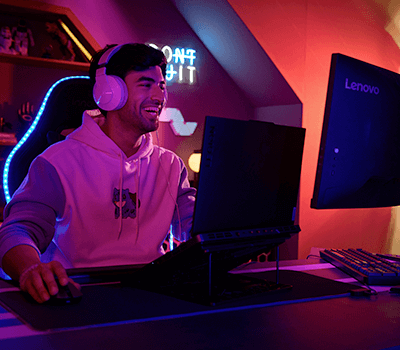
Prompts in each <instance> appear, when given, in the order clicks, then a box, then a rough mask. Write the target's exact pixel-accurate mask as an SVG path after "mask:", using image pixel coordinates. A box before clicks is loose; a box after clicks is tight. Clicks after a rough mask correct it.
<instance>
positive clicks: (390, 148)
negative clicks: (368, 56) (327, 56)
mask: <svg viewBox="0 0 400 350" xmlns="http://www.w3.org/2000/svg"><path fill="white" fill-rule="evenodd" d="M399 204H400V75H399V74H397V73H394V72H392V71H389V70H386V69H383V68H380V67H377V66H374V65H372V64H369V63H366V62H363V61H360V60H358V59H354V58H351V57H348V56H345V55H342V54H333V55H332V61H331V68H330V75H329V83H328V92H327V97H326V106H325V115H324V122H323V127H322V135H321V144H320V150H319V158H318V165H317V172H316V178H315V187H314V194H313V197H312V200H311V207H312V208H315V209H340V208H375V207H390V206H396V205H399Z"/></svg>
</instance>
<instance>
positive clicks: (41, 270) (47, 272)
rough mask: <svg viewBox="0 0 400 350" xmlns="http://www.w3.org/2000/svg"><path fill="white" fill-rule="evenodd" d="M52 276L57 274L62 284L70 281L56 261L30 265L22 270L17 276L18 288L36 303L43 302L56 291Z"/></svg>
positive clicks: (55, 283)
mask: <svg viewBox="0 0 400 350" xmlns="http://www.w3.org/2000/svg"><path fill="white" fill-rule="evenodd" d="M54 276H57V278H58V281H59V283H60V285H62V286H65V285H67V284H68V282H69V281H70V279H69V278H68V276H67V273H66V271H65V269H64V267H63V266H62V265H61V264H60V263H59V262H58V261H51V262H49V263H38V264H35V265H32V266H30V267H28V268H27V269H26V270H24V271H23V272H22V274H21V276H20V278H19V284H20V288H21V290H23V291H24V292H28V293H29V294H30V295H31V296H32V297H33V299H35V300H36V301H37V302H38V303H43V302H45V301H47V300H49V299H50V297H51V296H52V295H56V294H57V293H58V286H57V282H56V279H55V277H54Z"/></svg>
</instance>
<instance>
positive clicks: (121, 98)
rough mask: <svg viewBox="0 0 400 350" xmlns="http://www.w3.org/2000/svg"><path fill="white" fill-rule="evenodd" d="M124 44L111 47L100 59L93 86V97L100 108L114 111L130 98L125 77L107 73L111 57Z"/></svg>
mask: <svg viewBox="0 0 400 350" xmlns="http://www.w3.org/2000/svg"><path fill="white" fill-rule="evenodd" d="M122 46H123V45H118V46H114V47H111V48H109V49H108V50H107V51H106V52H105V53H104V54H103V55H102V56H101V57H100V59H99V62H98V67H97V70H96V83H95V85H94V87H93V98H94V100H95V102H96V104H97V105H98V106H99V108H101V109H104V110H106V111H114V110H117V109H120V108H122V107H123V106H124V105H125V103H126V100H127V98H128V89H127V87H126V84H125V82H124V80H123V79H121V78H120V77H118V76H116V75H107V74H106V65H107V63H108V62H109V60H110V59H111V57H112V56H113V55H114V54H115V53H116V52H117V51H119V50H120V49H121V47H122Z"/></svg>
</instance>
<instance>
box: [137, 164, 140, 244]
mask: <svg viewBox="0 0 400 350" xmlns="http://www.w3.org/2000/svg"><path fill="white" fill-rule="evenodd" d="M140 163H141V158H139V159H138V161H137V171H136V176H137V179H136V242H137V241H138V239H139V188H140V186H139V183H140Z"/></svg>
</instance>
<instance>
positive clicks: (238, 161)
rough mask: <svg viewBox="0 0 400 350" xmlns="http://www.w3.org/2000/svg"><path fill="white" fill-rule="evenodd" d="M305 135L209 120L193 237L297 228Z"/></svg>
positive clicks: (294, 130) (267, 125) (287, 129)
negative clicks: (296, 218)
mask: <svg viewBox="0 0 400 350" xmlns="http://www.w3.org/2000/svg"><path fill="white" fill-rule="evenodd" d="M304 136H305V130H304V129H302V128H297V127H289V126H281V125H275V124H273V123H269V122H261V121H243V120H233V119H227V118H219V117H211V116H208V117H206V123H205V129H204V136H203V147H202V156H201V165H200V174H199V186H198V192H197V196H196V206H195V214H194V221H193V230H192V231H193V232H192V235H193V236H194V235H196V234H200V233H207V232H218V231H224V230H238V229H252V228H265V227H275V226H280V225H293V224H294V221H295V217H296V207H297V196H298V190H299V183H300V171H301V161H302V155H303V144H304Z"/></svg>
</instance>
